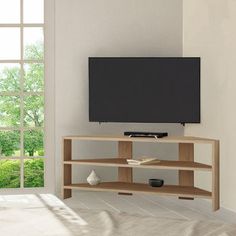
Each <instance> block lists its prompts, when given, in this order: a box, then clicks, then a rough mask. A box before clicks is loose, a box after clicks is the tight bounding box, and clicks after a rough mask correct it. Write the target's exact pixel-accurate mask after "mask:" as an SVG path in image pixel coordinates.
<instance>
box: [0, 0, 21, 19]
mask: <svg viewBox="0 0 236 236" xmlns="http://www.w3.org/2000/svg"><path fill="white" fill-rule="evenodd" d="M0 23H20V0H0Z"/></svg>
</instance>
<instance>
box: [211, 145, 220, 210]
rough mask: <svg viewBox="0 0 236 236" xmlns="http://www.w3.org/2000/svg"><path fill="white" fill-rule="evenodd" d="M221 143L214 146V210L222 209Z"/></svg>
mask: <svg viewBox="0 0 236 236" xmlns="http://www.w3.org/2000/svg"><path fill="white" fill-rule="evenodd" d="M219 168H220V143H219V141H215V142H214V144H213V145H212V209H213V211H216V210H218V209H219V208H220V170H219Z"/></svg>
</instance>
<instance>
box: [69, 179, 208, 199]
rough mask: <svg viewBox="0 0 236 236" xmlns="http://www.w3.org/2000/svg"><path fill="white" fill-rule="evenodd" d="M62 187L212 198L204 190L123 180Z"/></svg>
mask: <svg viewBox="0 0 236 236" xmlns="http://www.w3.org/2000/svg"><path fill="white" fill-rule="evenodd" d="M64 189H80V190H88V191H109V192H121V193H122V192H123V193H127V192H129V193H153V194H158V195H170V196H178V197H194V198H210V199H211V198H212V194H211V192H208V191H206V190H203V189H200V188H196V187H188V186H178V185H164V186H162V187H160V188H153V187H151V186H149V185H147V184H142V183H125V182H103V183H100V184H98V185H95V186H91V185H89V184H86V183H81V184H70V185H65V186H64Z"/></svg>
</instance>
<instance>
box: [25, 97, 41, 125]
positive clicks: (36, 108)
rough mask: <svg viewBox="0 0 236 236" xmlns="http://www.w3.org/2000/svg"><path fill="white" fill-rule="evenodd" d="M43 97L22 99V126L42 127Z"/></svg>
mask: <svg viewBox="0 0 236 236" xmlns="http://www.w3.org/2000/svg"><path fill="white" fill-rule="evenodd" d="M43 108H44V98H43V96H35V95H33V96H27V97H24V125H25V126H27V127H42V126H43V121H44V112H43Z"/></svg>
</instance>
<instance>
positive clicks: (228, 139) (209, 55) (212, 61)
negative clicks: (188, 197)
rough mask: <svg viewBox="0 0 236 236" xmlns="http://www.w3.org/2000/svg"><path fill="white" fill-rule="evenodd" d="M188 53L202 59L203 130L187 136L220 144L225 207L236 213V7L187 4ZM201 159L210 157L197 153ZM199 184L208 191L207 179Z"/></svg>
mask: <svg viewBox="0 0 236 236" xmlns="http://www.w3.org/2000/svg"><path fill="white" fill-rule="evenodd" d="M183 3H184V7H183V9H184V10H183V22H184V24H183V26H184V27H183V53H184V56H201V58H202V63H201V65H202V70H201V76H202V77H201V92H202V94H201V106H202V108H201V118H202V122H201V124H197V125H187V126H186V128H185V134H186V135H199V136H204V137H208V136H209V137H214V138H217V139H220V142H221V151H220V154H221V165H220V167H221V168H220V170H221V178H220V180H221V181H220V182H221V204H222V205H223V206H225V207H226V208H230V209H232V210H234V211H236V171H235V167H236V152H235V148H236V105H235V104H236V78H235V77H236V43H235V42H236V27H235V23H236V1H235V0H184V2H183ZM197 152H198V153H199V154H200V155H201V159H205V158H207V155H208V154H209V152H208V151H205V150H202V149H200V148H198V150H197ZM197 183H198V184H199V185H201V186H205V187H209V185H210V182H209V181H208V180H207V178H205V176H204V175H201V176H198V181H197Z"/></svg>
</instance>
